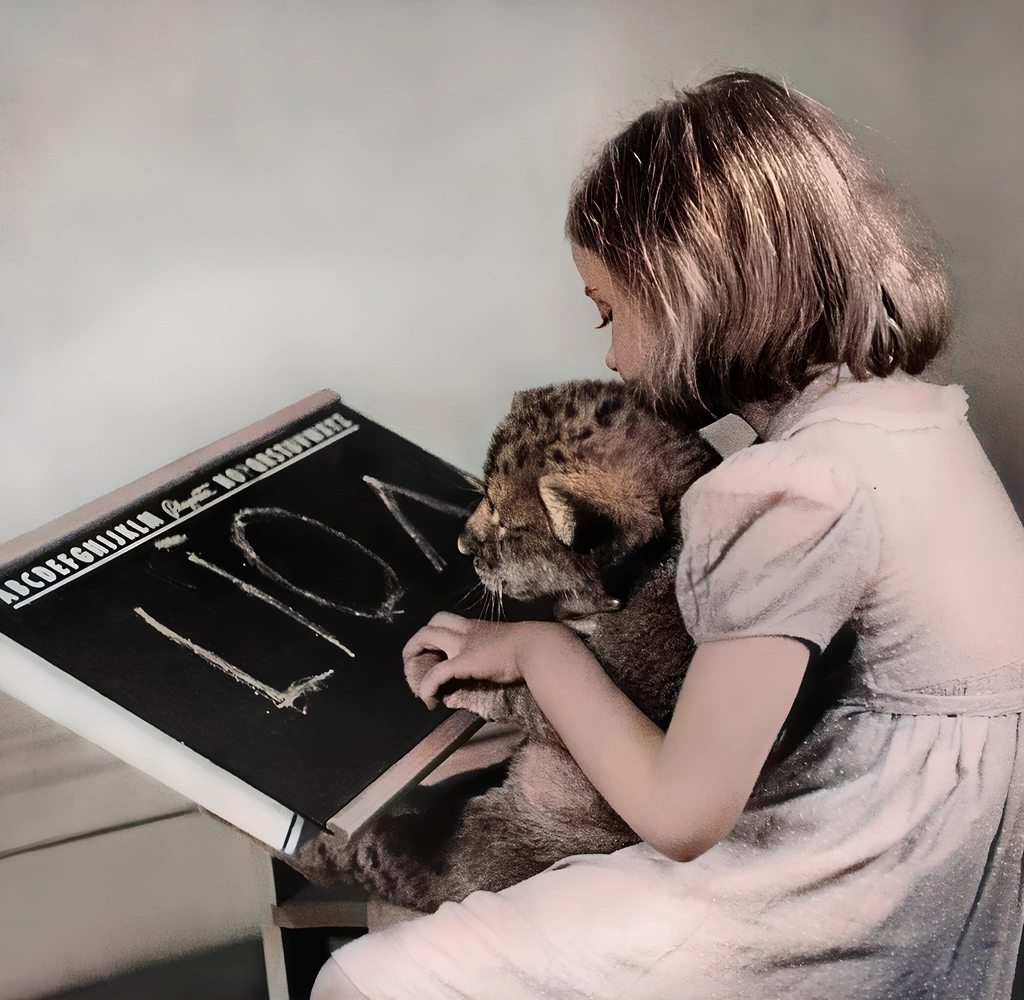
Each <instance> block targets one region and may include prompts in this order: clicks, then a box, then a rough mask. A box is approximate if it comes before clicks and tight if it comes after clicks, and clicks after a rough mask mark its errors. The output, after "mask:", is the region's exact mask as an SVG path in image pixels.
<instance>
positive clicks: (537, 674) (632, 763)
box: [403, 614, 808, 861]
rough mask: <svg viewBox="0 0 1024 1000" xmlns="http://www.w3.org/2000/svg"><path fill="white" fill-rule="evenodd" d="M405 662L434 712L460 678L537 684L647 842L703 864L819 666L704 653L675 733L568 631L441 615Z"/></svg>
mask: <svg viewBox="0 0 1024 1000" xmlns="http://www.w3.org/2000/svg"><path fill="white" fill-rule="evenodd" d="M440 654H444V656H445V657H446V658H445V659H442V660H440V661H439V660H438V657H439V655H440ZM403 655H404V658H405V661H406V674H407V676H408V677H409V683H410V684H411V685H412V687H413V690H414V691H416V692H417V693H418V694H419V695H420V697H421V698H423V699H424V701H426V702H427V703H428V704H436V700H435V699H436V694H437V690H438V688H439V687H440V686H441V685H442V684H444V683H445V682H446V681H448V680H450V679H452V678H459V679H465V678H470V677H473V678H478V679H482V680H493V681H496V682H499V683H509V682H513V681H517V680H520V679H522V680H525V681H526V683H527V685H528V686H529V688H530V691H531V693H532V694H533V696H534V698H535V699H536V701H537V703H538V705H540V708H541V710H542V711H543V712H544V714H545V716H547V719H548V721H549V722H550V723H551V725H552V726H554V728H555V730H556V731H557V732H558V734H559V736H561V738H562V740H563V742H564V743H565V745H566V747H568V749H569V752H570V753H571V754H572V755H573V757H574V758H575V759H576V762H577V763H578V764H579V766H580V768H581V769H582V770H583V772H584V774H586V776H587V777H588V778H589V779H590V781H591V783H592V784H593V785H594V787H595V788H597V790H598V791H599V792H600V793H601V794H602V795H603V796H604V797H605V799H607V801H608V803H609V804H610V805H611V806H612V808H613V809H615V811H616V812H617V813H618V814H619V815H620V816H621V817H622V818H623V819H624V820H625V821H626V822H627V823H628V824H629V826H630V827H631V828H632V829H633V830H635V831H636V833H637V834H638V835H639V836H640V837H642V838H643V839H644V840H645V841H647V843H648V844H650V845H651V846H652V847H654V848H656V849H657V850H659V851H660V852H661V853H663V854H665V855H667V856H668V857H670V858H673V859H675V860H677V861H690V860H692V859H693V858H696V857H697V856H698V855H700V854H703V853H704V851H706V850H707V849H708V848H709V847H711V846H713V845H714V844H715V843H717V842H718V841H719V840H720V839H721V838H722V837H723V836H725V834H727V833H728V832H729V831H730V830H731V829H732V827H733V825H734V824H735V822H736V820H737V818H738V817H739V815H740V813H741V812H742V810H743V806H744V804H745V803H746V801H747V799H748V798H749V796H750V792H751V790H752V789H753V787H754V782H755V781H756V780H757V776H758V774H759V773H760V770H761V767H762V765H763V764H764V761H765V758H766V757H767V756H768V752H769V751H770V750H771V747H772V744H773V742H774V741H775V737H776V735H777V734H778V731H779V729H780V728H781V727H782V724H783V722H784V721H785V718H786V715H787V714H788V712H789V709H790V707H791V706H792V704H793V699H794V698H795V697H796V693H797V689H798V688H799V686H800V680H801V678H802V677H803V673H804V669H805V667H806V666H807V659H808V651H807V648H806V647H805V646H804V645H803V644H802V643H800V642H798V641H797V640H795V639H785V638H778V637H765V638H745V639H730V640H726V641H722V642H711V643H706V644H704V645H702V646H700V647H699V648H698V650H697V652H696V655H695V656H694V658H693V661H692V663H691V664H690V668H689V671H688V672H687V674H686V679H685V680H684V681H683V686H682V690H681V691H680V693H679V700H678V701H677V703H676V708H675V712H674V714H673V716H672V721H671V723H670V724H669V727H668V731H667V732H664V733H663V732H662V731H661V730H660V729H659V728H658V727H657V726H656V725H655V724H654V723H653V722H651V720H650V719H648V718H647V716H645V715H644V714H643V713H642V712H641V711H640V710H639V709H638V708H637V707H636V705H634V704H633V703H632V702H631V701H630V700H629V699H628V698H627V697H626V696H625V695H624V694H623V693H622V692H621V691H620V690H619V689H618V688H617V687H616V686H615V684H614V683H612V681H611V679H610V678H609V677H608V675H607V674H606V673H605V672H604V670H603V669H602V668H601V666H600V664H599V663H598V662H597V660H596V659H595V658H594V656H593V654H592V653H591V652H590V651H589V650H588V649H587V647H586V646H584V645H583V643H582V642H581V641H580V640H579V639H578V638H577V637H576V635H575V634H574V633H573V632H571V631H570V630H569V629H568V628H566V627H565V626H564V625H557V624H551V623H542V622H521V623H497V624H495V623H491V622H478V621H470V620H468V619H465V618H459V617H458V616H456V615H449V614H441V615H437V616H436V617H435V618H434V619H433V620H432V621H431V623H430V625H428V626H427V627H426V628H423V629H421V630H420V631H419V632H417V633H416V635H415V636H413V638H412V639H411V640H410V642H409V644H408V645H407V646H406V649H405V652H404V654H403Z"/></svg>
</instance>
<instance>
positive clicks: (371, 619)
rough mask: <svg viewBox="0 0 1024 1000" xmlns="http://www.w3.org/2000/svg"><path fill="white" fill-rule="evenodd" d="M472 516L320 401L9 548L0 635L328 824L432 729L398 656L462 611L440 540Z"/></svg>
mask: <svg viewBox="0 0 1024 1000" xmlns="http://www.w3.org/2000/svg"><path fill="white" fill-rule="evenodd" d="M477 499H478V491H477V488H476V486H475V482H474V480H473V479H472V477H469V476H467V475H465V474H464V473H462V472H460V471H459V470H458V469H456V468H454V467H453V466H451V465H449V464H447V463H446V462H444V461H442V460H440V459H438V458H436V457H434V456H432V455H430V454H428V453H427V452H425V451H424V450H422V449H421V448H418V447H417V446H415V445H413V444H412V443H410V442H409V441H407V440H405V439H403V438H401V437H400V436H398V435H397V434H394V433H393V432H391V431H389V430H387V429H385V428H384V427H382V426H380V425H378V424H376V423H374V422H373V421H371V420H369V419H367V418H366V417H364V416H362V415H361V414H359V413H356V412H355V411H353V410H351V409H349V408H348V407H346V406H344V405H342V404H341V402H340V401H339V400H338V398H337V396H336V395H335V394H333V393H329V392H324V393H320V394H318V395H317V396H316V397H311V398H310V400H306V401H304V402H303V403H301V404H297V405H296V407H295V408H293V409H292V410H291V411H289V412H286V413H285V414H284V417H283V418H279V419H277V420H275V419H274V418H270V419H269V421H267V422H264V423H263V425H260V426H257V427H255V428H252V429H249V430H248V431H243V432H240V433H239V435H235V436H234V437H233V438H231V439H226V440H225V442H221V443H220V444H219V445H215V446H211V448H208V449H205V450H204V452H203V453H201V454H199V455H198V456H197V457H194V458H193V459H192V460H191V461H190V460H185V461H184V463H183V464H182V463H179V464H178V466H176V467H169V469H168V470H164V471H163V473H162V474H161V473H156V474H154V476H153V477H149V479H148V480H145V481H140V484H139V485H137V486H136V487H135V488H134V489H133V488H127V490H126V491H125V490H122V491H120V492H119V494H118V495H117V496H116V498H114V499H113V500H108V502H106V503H104V502H102V501H101V502H99V507H98V508H97V507H93V508H92V509H91V510H88V511H86V512H85V513H84V514H83V515H80V516H79V517H78V518H77V520H76V519H75V518H72V519H71V521H70V522H69V521H67V520H65V522H64V523H56V524H55V526H54V527H52V528H51V529H49V530H47V529H42V530H41V531H40V532H35V533H33V535H32V536H28V537H27V538H26V539H24V540H20V541H19V540H16V541H15V542H12V543H8V545H7V546H4V547H3V548H2V549H0V560H2V562H0V631H2V632H4V633H6V635H8V636H9V637H10V638H12V639H13V640H15V641H16V642H17V643H19V644H21V645H22V646H24V647H27V648H28V649H30V650H32V651H33V652H35V653H37V654H39V656H41V657H42V658H44V659H45V660H47V661H49V663H50V664H53V665H55V666H57V667H59V668H60V670H61V671H63V672H65V673H66V674H68V675H70V676H71V677H74V678H76V679H77V680H78V681H81V682H83V683H84V684H85V685H87V686H88V687H89V688H91V689H93V690H94V691H96V692H98V693H99V694H100V695H101V696H103V697H104V698H106V699H109V700H110V701H111V702H113V703H116V705H118V706H121V708H123V709H125V710H127V711H128V712H130V713H131V714H132V715H133V716H137V717H138V718H140V719H142V720H144V721H145V722H147V723H149V724H151V725H152V726H153V727H155V728H156V729H158V730H160V731H161V732H163V733H165V734H167V735H168V736H170V737H172V738H173V740H175V741H180V743H182V744H184V745H185V746H186V747H188V748H191V750H193V751H195V752H196V753H198V754H199V755H201V756H202V757H203V758H205V759H206V760H208V761H210V762H212V763H213V764H214V765H216V766H217V767H219V768H222V769H224V770H226V771H228V772H230V773H231V774H232V775H235V776H236V777H237V778H239V779H241V781H242V782H244V783H246V784H247V785H249V786H251V787H253V788H255V789H257V790H258V791H259V792H261V793H263V794H265V795H267V796H269V797H270V798H271V799H273V800H275V801H276V802H279V803H281V804H283V805H284V806H285V807H286V808H287V809H289V810H292V811H294V813H296V814H298V815H299V816H302V817H305V818H307V819H309V820H312V821H313V822H314V823H315V824H317V825H318V826H326V825H327V824H328V822H329V821H330V820H331V818H332V817H334V816H336V815H337V814H338V812H339V810H341V809H342V808H343V807H344V806H345V805H346V803H349V802H351V801H352V800H353V799H354V797H356V796H357V795H358V794H359V793H360V792H362V791H363V790H364V789H366V787H367V786H368V785H369V784H370V783H371V782H373V781H374V780H375V779H377V778H378V777H379V776H380V775H381V774H383V773H384V772H385V771H387V769H388V768H389V767H390V766H391V765H393V764H394V763H395V762H396V761H398V760H399V759H400V758H402V757H403V756H404V755H406V754H408V753H410V751H412V750H413V749H414V748H415V747H416V746H417V745H418V744H420V743H421V742H422V741H423V740H424V739H426V738H427V737H428V736H429V735H430V734H431V733H433V732H435V731H437V730H438V727H439V725H441V724H442V723H444V722H445V720H447V719H448V717H449V716H450V715H451V713H450V712H448V710H446V709H443V708H442V709H438V710H434V711H428V710H427V709H426V708H425V707H424V706H423V705H422V703H420V702H419V701H418V700H417V699H416V698H414V697H413V695H412V694H411V692H410V691H409V689H408V687H407V685H406V682H405V679H404V676H403V671H402V662H401V655H400V653H401V649H402V646H403V644H404V643H405V642H406V640H407V639H408V637H409V636H410V635H411V634H412V633H413V632H414V631H415V630H416V629H417V628H418V627H419V626H421V625H422V624H424V623H425V622H426V621H427V620H428V618H429V617H430V616H431V615H432V614H433V613H434V612H435V611H437V610H440V609H442V608H446V609H458V608H459V607H460V606H461V607H466V606H468V604H469V603H470V602H471V601H472V596H473V592H474V590H475V589H476V588H477V587H478V581H477V579H476V575H475V573H474V572H473V569H472V565H471V561H470V560H469V559H468V558H465V557H463V556H460V555H459V553H458V551H457V548H456V540H457V537H458V534H459V531H460V530H461V527H462V524H463V522H464V520H465V518H466V516H467V515H468V513H469V512H470V510H471V509H472V508H473V506H474V505H475V503H476V501H477ZM103 508H106V509H105V510H103ZM97 510H100V511H101V513H100V514H99V516H96V515H97ZM15 693H17V692H15ZM35 707H39V706H38V705H37V706H35ZM44 710H45V709H44ZM461 714H463V715H465V714H467V713H461ZM468 724H469V723H466V724H465V725H463V726H462V727H461V728H460V727H458V726H456V727H455V730H453V731H454V732H455V734H456V737H457V735H458V733H459V732H461V731H462V730H464V729H465V728H466V726H467V725H468ZM451 728H452V727H451V726H449V729H451ZM214 811H217V809H216V808H215V809H214ZM226 818H228V819H231V817H230V816H226ZM293 839H294V838H293Z"/></svg>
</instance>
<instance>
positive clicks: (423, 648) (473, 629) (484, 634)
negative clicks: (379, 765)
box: [402, 611, 571, 708]
mask: <svg viewBox="0 0 1024 1000" xmlns="http://www.w3.org/2000/svg"><path fill="white" fill-rule="evenodd" d="M551 630H558V631H559V632H561V631H568V630H567V629H565V628H564V626H561V625H555V624H552V623H547V622H488V621H477V620H473V619H469V618H462V617H460V616H459V615H453V614H449V613H448V612H447V611H442V612H441V613H440V614H436V615H434V617H433V618H431V619H430V623H429V624H428V625H425V626H424V627H423V628H421V629H420V630H419V631H418V632H417V633H416V634H415V635H414V636H413V637H412V638H411V639H410V640H409V641H408V642H407V643H406V645H405V648H404V649H403V650H402V660H403V661H404V663H405V679H406V680H407V681H408V682H409V687H411V688H412V691H413V694H415V695H416V696H417V697H418V698H421V699H423V701H424V702H425V703H426V705H427V707H428V708H436V707H437V706H438V705H439V704H440V700H439V699H438V697H437V692H438V689H439V688H440V687H441V686H442V685H444V684H446V683H448V681H451V680H468V679H471V678H472V679H475V680H481V681H491V682H493V683H495V684H514V683H515V682H516V681H521V680H524V679H525V678H524V665H525V662H526V660H527V658H528V653H527V650H532V649H533V648H534V647H536V646H537V645H538V643H541V644H542V643H544V641H545V638H547V633H548V632H549V631H551ZM570 634H571V633H570ZM548 641H550V638H548Z"/></svg>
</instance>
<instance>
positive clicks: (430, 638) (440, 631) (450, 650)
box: [402, 619, 463, 661]
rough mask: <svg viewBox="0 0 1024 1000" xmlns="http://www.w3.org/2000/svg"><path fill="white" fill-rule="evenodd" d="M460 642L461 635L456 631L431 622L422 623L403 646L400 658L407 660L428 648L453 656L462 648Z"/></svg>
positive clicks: (461, 640)
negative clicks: (427, 623) (421, 626)
mask: <svg viewBox="0 0 1024 1000" xmlns="http://www.w3.org/2000/svg"><path fill="white" fill-rule="evenodd" d="M431 621H433V619H431ZM462 643H463V636H461V635H460V634H459V633H458V632H453V631H452V630H451V629H447V628H441V627H439V626H437V625H433V624H430V625H424V626H423V628H421V629H420V630H419V631H418V632H417V633H416V634H415V635H414V636H413V637H412V638H411V639H410V640H409V641H408V642H407V643H406V644H405V646H404V647H403V649H402V659H403V660H406V661H408V660H410V659H412V658H413V657H415V656H419V655H420V654H421V653H425V652H427V651H428V650H434V651H435V652H441V653H444V655H445V656H455V654H456V653H457V652H458V650H459V649H461V648H462Z"/></svg>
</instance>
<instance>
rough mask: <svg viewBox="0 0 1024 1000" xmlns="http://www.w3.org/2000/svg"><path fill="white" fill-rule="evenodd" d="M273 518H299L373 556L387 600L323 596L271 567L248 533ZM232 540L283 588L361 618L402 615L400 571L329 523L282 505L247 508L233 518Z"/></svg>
mask: <svg viewBox="0 0 1024 1000" xmlns="http://www.w3.org/2000/svg"><path fill="white" fill-rule="evenodd" d="M273 521H293V522H294V521H298V522H299V523H301V524H303V525H306V526H308V527H311V528H314V529H316V530H317V531H323V532H324V533H326V534H327V535H328V536H329V537H331V538H336V539H338V540H339V541H341V542H343V543H344V544H346V545H350V546H352V548H354V549H355V550H356V551H357V552H361V553H362V554H363V555H365V556H367V557H368V558H370V559H372V560H373V562H375V563H376V564H377V565H378V566H379V567H380V568H381V570H382V572H383V574H384V599H383V600H382V601H381V602H380V604H378V605H377V606H376V607H374V608H361V607H354V606H352V605H349V604H345V603H343V602H341V601H333V600H331V599H330V598H328V597H324V596H322V595H321V594H318V593H316V592H315V591H312V590H307V589H306V588H304V587H300V586H299V585H298V584H296V583H293V582H292V581H291V580H289V579H287V577H285V576H284V575H283V574H282V573H279V572H278V571H277V570H275V569H274V568H273V567H271V566H268V565H267V563H265V562H264V561H263V560H262V559H261V558H260V557H259V556H258V555H257V553H256V550H255V549H254V548H253V546H252V544H251V543H250V541H249V539H248V537H247V534H246V532H247V530H248V528H249V526H250V525H252V524H257V523H260V522H273ZM231 539H232V541H233V542H234V543H235V545H236V546H238V548H239V550H240V551H241V552H242V554H243V555H244V556H245V559H246V562H248V563H249V564H250V565H251V566H254V567H255V568H256V569H258V570H259V571H260V572H261V573H262V574H263V575H264V576H265V577H267V579H268V580H273V581H274V582H275V583H278V584H280V585H281V586H282V587H286V588H287V589H288V590H290V591H292V592H293V593H296V594H301V595H302V596H303V597H305V598H308V599H309V600H311V601H313V602H314V603H316V604H320V605H322V606H323V607H326V608H334V609H335V610H336V611H343V612H344V613H345V614H349V615H355V616H357V617H359V618H380V619H383V620H384V621H387V622H392V621H394V619H395V615H396V614H401V612H400V611H396V605H397V604H398V602H399V601H400V600H401V598H402V595H403V594H404V593H405V588H404V587H403V586H402V584H401V583H400V581H399V579H398V574H397V573H396V572H395V571H394V570H393V569H392V568H391V567H390V566H389V565H388V564H387V563H386V562H385V561H384V560H383V559H381V557H380V556H378V555H377V554H376V553H375V552H372V551H371V550H370V549H368V548H366V546H365V545H361V544H360V543H359V542H357V541H356V540H355V539H354V538H349V536H348V535H346V534H345V533H344V532H341V531H338V530H337V529H336V528H332V527H330V526H329V525H326V524H324V523H323V522H322V521H316V520H314V519H313V518H311V517H305V516H304V515H302V514H294V513H292V511H290V510H285V509H284V508H283V507H244V508H243V509H242V510H240V511H238V513H236V514H235V516H234V518H233V520H232V525H231Z"/></svg>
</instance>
